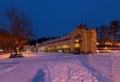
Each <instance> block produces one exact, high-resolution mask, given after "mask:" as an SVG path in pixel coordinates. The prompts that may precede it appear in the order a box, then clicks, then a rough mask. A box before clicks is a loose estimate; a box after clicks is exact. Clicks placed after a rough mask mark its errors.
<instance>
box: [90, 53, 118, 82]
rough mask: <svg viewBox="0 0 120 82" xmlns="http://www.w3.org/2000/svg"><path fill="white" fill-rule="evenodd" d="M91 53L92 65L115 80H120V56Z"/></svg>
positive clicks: (115, 81)
mask: <svg viewBox="0 0 120 82" xmlns="http://www.w3.org/2000/svg"><path fill="white" fill-rule="evenodd" d="M113 55H114V54H113ZM113 55H106V54H103V53H102V55H89V63H90V65H91V66H92V67H93V68H94V69H96V70H97V71H98V72H100V73H101V74H102V75H103V76H106V77H108V78H109V79H111V80H112V81H113V82H120V56H113Z"/></svg>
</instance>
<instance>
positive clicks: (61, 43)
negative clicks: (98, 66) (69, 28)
mask: <svg viewBox="0 0 120 82" xmlns="http://www.w3.org/2000/svg"><path fill="white" fill-rule="evenodd" d="M38 51H40V52H65V53H67V52H70V53H96V31H95V30H94V29H90V30H87V27H86V25H85V24H81V25H80V26H78V27H76V28H75V30H74V31H73V32H71V33H70V35H66V36H63V37H60V38H57V39H53V40H49V41H45V42H43V43H42V44H40V45H39V46H38Z"/></svg>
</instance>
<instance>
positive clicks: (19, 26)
mask: <svg viewBox="0 0 120 82" xmlns="http://www.w3.org/2000/svg"><path fill="white" fill-rule="evenodd" d="M3 14H4V20H3V21H4V26H5V27H4V28H7V32H8V34H9V43H11V44H12V45H11V46H12V47H11V48H12V49H13V50H14V52H15V54H16V55H17V54H18V51H19V49H20V48H21V47H22V46H23V44H25V43H26V42H27V41H28V38H30V36H32V32H31V29H30V27H31V21H30V19H29V17H28V16H26V15H25V14H24V12H23V11H20V10H18V9H16V8H15V7H12V8H11V9H7V10H5V11H4V13H3Z"/></svg>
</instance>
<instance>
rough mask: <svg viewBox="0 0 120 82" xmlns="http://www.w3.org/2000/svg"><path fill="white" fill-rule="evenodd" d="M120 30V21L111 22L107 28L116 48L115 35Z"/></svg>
mask: <svg viewBox="0 0 120 82" xmlns="http://www.w3.org/2000/svg"><path fill="white" fill-rule="evenodd" d="M119 30H120V21H119V20H114V21H111V23H110V27H109V35H111V38H113V44H114V46H116V40H117V35H118V34H117V33H118V32H119Z"/></svg>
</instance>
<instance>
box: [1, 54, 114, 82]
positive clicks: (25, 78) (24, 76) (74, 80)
mask: <svg viewBox="0 0 120 82" xmlns="http://www.w3.org/2000/svg"><path fill="white" fill-rule="evenodd" d="M23 54H24V56H25V57H24V58H16V59H9V58H8V57H9V54H5V55H0V82H112V80H110V79H108V78H107V77H105V76H103V75H102V74H101V73H99V72H97V71H96V70H94V69H93V68H92V67H90V66H89V62H88V55H73V54H62V53H31V54H26V53H23Z"/></svg>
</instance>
